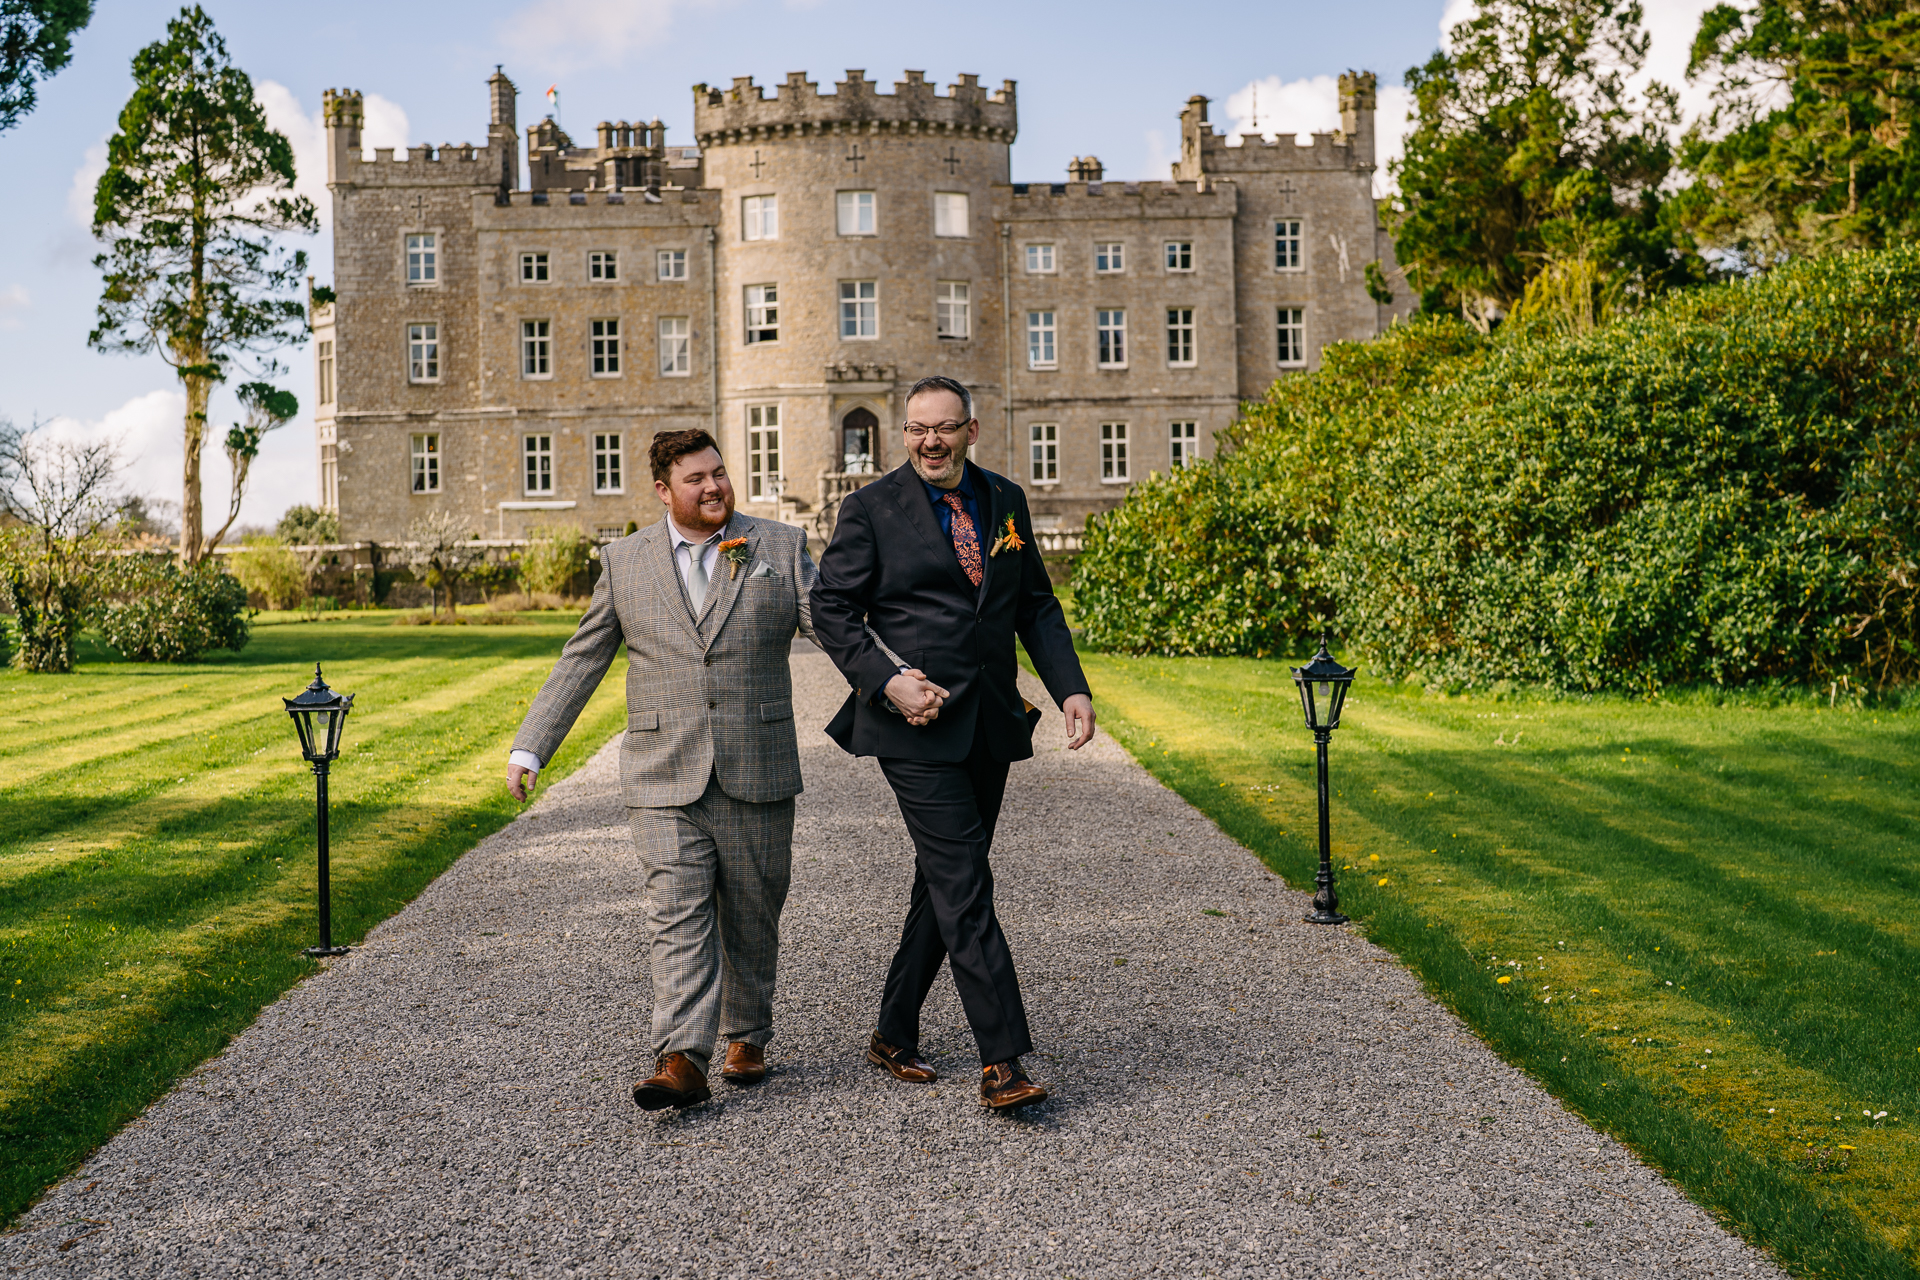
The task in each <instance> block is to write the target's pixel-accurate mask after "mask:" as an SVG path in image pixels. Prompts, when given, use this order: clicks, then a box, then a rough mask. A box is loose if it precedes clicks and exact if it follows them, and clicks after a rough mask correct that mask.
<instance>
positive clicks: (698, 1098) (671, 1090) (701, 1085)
mask: <svg viewBox="0 0 1920 1280" xmlns="http://www.w3.org/2000/svg"><path fill="white" fill-rule="evenodd" d="M712 1096H713V1091H712V1090H710V1089H708V1088H707V1077H706V1075H705V1073H703V1072H702V1071H701V1070H700V1068H698V1067H696V1066H694V1065H693V1059H692V1058H689V1057H688V1056H687V1055H686V1054H684V1053H669V1054H665V1055H663V1056H662V1057H661V1059H660V1062H659V1069H658V1070H656V1071H655V1072H654V1073H653V1074H652V1075H650V1076H648V1077H647V1078H646V1079H645V1080H642V1081H641V1082H640V1083H639V1084H637V1085H635V1086H633V1104H634V1105H635V1106H637V1107H639V1108H640V1109H641V1110H642V1111H662V1110H665V1109H666V1108H667V1107H690V1106H692V1105H693V1104H694V1103H696V1102H705V1101H706V1100H707V1099H708V1098H711V1097H712Z"/></svg>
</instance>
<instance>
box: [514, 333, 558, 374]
mask: <svg viewBox="0 0 1920 1280" xmlns="http://www.w3.org/2000/svg"><path fill="white" fill-rule="evenodd" d="M552 376H553V321H551V320H522V321H521V322H520V377H521V378H522V379H523V380H527V381H533V382H540V381H544V380H545V379H548V378H551V377H552Z"/></svg>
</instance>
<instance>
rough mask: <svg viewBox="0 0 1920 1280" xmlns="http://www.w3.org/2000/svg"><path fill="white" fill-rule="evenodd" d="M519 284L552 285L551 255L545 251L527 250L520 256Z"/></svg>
mask: <svg viewBox="0 0 1920 1280" xmlns="http://www.w3.org/2000/svg"><path fill="white" fill-rule="evenodd" d="M520 283H521V284H552V283H553V255H552V254H551V253H549V252H547V251H546V250H545V249H528V250H525V251H524V252H522V253H521V255H520Z"/></svg>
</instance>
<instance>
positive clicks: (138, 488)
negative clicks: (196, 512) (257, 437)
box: [45, 388, 317, 534]
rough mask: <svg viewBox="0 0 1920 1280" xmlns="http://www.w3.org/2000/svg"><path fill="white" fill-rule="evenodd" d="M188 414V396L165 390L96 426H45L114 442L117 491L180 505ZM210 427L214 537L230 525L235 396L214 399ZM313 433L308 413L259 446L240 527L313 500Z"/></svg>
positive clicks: (206, 502) (77, 438)
mask: <svg viewBox="0 0 1920 1280" xmlns="http://www.w3.org/2000/svg"><path fill="white" fill-rule="evenodd" d="M186 411H187V398H186V395H185V394H184V393H183V392H181V391H180V390H179V389H177V388H162V389H159V390H155V391H149V392H147V393H146V394H144V395H139V396H135V397H134V398H133V399H131V400H129V401H127V402H126V403H125V404H123V405H121V406H120V407H119V408H117V409H113V410H111V411H109V412H108V413H107V414H105V415H104V416H103V417H100V418H98V419H95V420H93V421H82V420H80V419H78V418H68V417H60V418H55V419H53V420H52V421H51V422H49V423H48V424H47V425H46V428H45V430H46V432H47V435H48V436H49V438H51V439H54V440H64V441H70V442H73V443H76V444H78V443H94V442H97V441H102V440H107V441H112V442H114V443H115V444H116V445H118V446H119V449H120V462H121V472H120V477H119V487H120V489H121V490H123V491H124V492H127V493H138V494H142V495H144V496H147V497H153V498H166V499H168V500H169V501H172V502H178V501H179V500H180V472H181V467H182V464H183V462H184V460H185V456H186V450H185V446H184V444H183V443H182V439H181V427H182V422H183V419H184V417H185V415H186ZM208 416H209V418H210V420H211V425H210V427H209V429H208V431H207V442H206V445H205V446H204V448H203V449H202V451H201V455H200V495H201V503H202V510H203V516H202V521H201V524H202V527H203V528H204V530H205V531H206V532H207V533H209V534H211V533H212V532H213V531H214V530H215V529H218V528H219V527H220V526H221V525H222V524H224V523H225V522H226V518H227V501H228V493H229V492H230V486H231V485H232V482H233V480H232V473H231V472H230V471H229V470H228V468H227V459H226V455H225V454H224V453H222V452H221V449H220V442H221V440H222V439H224V438H225V436H226V434H227V426H228V424H230V423H231V422H233V421H235V420H237V419H238V417H239V407H238V405H237V404H235V402H234V400H233V397H232V395H231V394H230V393H226V392H220V393H216V395H215V398H214V403H213V405H212V407H211V410H210V412H209V414H208ZM314 465H315V464H314V452H313V431H312V427H311V426H310V425H309V424H308V422H307V419H306V415H304V414H303V415H302V416H301V418H300V419H299V420H297V421H295V422H291V423H288V424H287V425H286V426H284V427H282V428H280V429H279V430H278V431H274V432H272V433H271V434H269V435H268V436H267V438H266V440H265V441H264V442H263V443H262V444H261V446H260V456H259V457H257V458H255V459H254V462H253V466H252V468H251V470H250V472H249V475H248V482H247V496H246V500H245V501H244V502H243V503H242V504H241V507H240V519H239V521H238V523H239V524H258V525H272V524H274V523H276V522H277V521H278V520H279V519H280V516H281V515H282V514H283V513H284V512H285V511H286V509H287V508H288V507H290V506H292V505H293V504H294V503H297V502H305V503H312V502H314V501H315V500H316V496H317V486H316V481H315V476H314Z"/></svg>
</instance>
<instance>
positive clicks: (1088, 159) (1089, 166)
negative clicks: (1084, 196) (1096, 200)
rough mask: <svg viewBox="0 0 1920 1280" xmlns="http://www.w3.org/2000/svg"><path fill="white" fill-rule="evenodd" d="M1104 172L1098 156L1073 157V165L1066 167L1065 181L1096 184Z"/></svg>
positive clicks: (1104, 169)
mask: <svg viewBox="0 0 1920 1280" xmlns="http://www.w3.org/2000/svg"><path fill="white" fill-rule="evenodd" d="M1106 171H1107V169H1106V166H1105V165H1103V164H1101V163H1100V157H1099V156H1075V157H1074V158H1073V163H1071V164H1069V165H1068V166H1067V181H1068V182H1098V181H1100V179H1101V177H1102V176H1103V175H1104V174H1105V173H1106Z"/></svg>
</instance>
